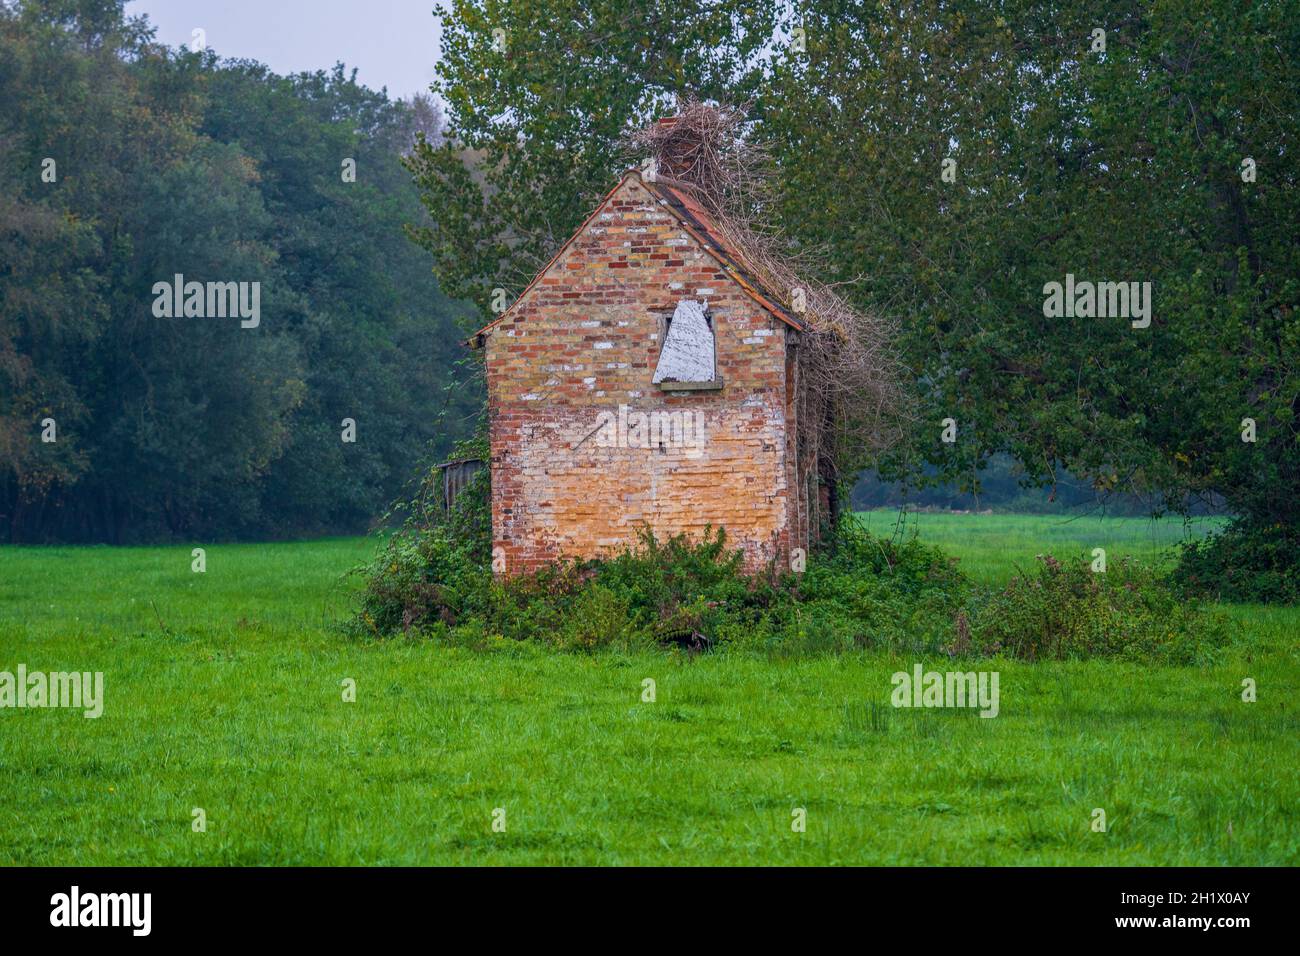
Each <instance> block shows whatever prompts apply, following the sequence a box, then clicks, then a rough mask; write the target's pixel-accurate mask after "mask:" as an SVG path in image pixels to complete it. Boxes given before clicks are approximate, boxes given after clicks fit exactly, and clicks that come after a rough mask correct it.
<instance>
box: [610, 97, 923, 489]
mask: <svg viewBox="0 0 1300 956" xmlns="http://www.w3.org/2000/svg"><path fill="white" fill-rule="evenodd" d="M746 122H747V120H746V115H745V112H744V110H742V109H738V108H736V107H731V106H714V105H710V104H707V103H703V102H701V101H699V100H696V99H682V100H679V101H678V106H677V114H676V116H675V117H673V118H670V119H667V120H660V121H658V122H655V123H651V124H650V125H649V126H647V127H645V128H644V129H641V130H638V131H637V132H635V133H633V134H632V135H631V136H630V137H629V138H628V141H627V143H626V150H627V156H628V158H629V159H630V160H633V161H634V163H635V164H637V165H640V163H641V161H643V160H645V159H652V160H653V161H654V166H653V167H652V168H653V169H654V171H655V176H656V179H657V180H658V181H660V182H663V183H665V184H667V185H670V186H672V187H674V188H676V189H680V190H682V191H683V192H687V193H689V194H690V195H691V196H692V198H694V199H695V200H696V202H698V203H699V204H700V205H701V206H702V207H703V208H704V209H705V210H706V211H707V212H708V213H709V214H710V216H711V217H712V218H713V219H714V221H715V223H716V225H717V227H718V228H719V230H720V231H721V232H722V233H723V234H724V235H725V236H726V238H727V239H728V241H729V242H730V244H731V245H732V246H733V248H734V249H735V250H736V252H737V253H739V255H740V257H741V258H742V259H743V261H744V265H745V266H746V268H747V269H748V270H749V271H750V272H751V273H753V275H755V276H756V277H757V278H758V279H759V280H760V281H761V282H762V283H763V285H764V286H765V288H766V290H767V291H768V292H770V293H771V294H772V295H773V296H774V297H776V298H777V299H778V301H779V302H780V303H781V304H782V305H783V306H785V307H786V308H787V309H788V310H789V311H790V312H792V313H794V314H795V315H796V317H797V318H798V319H800V320H801V321H802V323H803V324H804V325H805V326H806V329H807V330H806V331H805V332H803V333H801V337H800V342H799V346H798V355H799V365H798V367H799V388H798V402H799V419H798V420H799V445H800V456H801V458H802V459H803V462H804V463H805V464H810V463H815V464H816V465H817V470H816V473H817V474H820V475H821V476H822V477H823V478H824V479H828V480H836V479H838V477H839V476H840V475H841V474H842V469H850V468H856V467H860V466H861V465H862V464H863V463H865V462H866V461H867V460H868V458H869V456H870V455H871V453H872V452H875V451H878V450H880V449H882V448H884V447H886V446H887V445H888V444H889V443H890V442H891V441H893V440H894V438H895V437H896V436H897V434H898V430H899V428H898V426H899V423H900V422H901V420H902V417H903V415H904V411H903V410H904V408H905V405H904V402H903V393H902V389H901V387H900V385H899V382H900V378H901V372H900V368H901V367H900V365H899V363H898V360H897V358H896V357H895V353H894V350H893V342H894V338H895V336H894V327H893V324H892V323H891V322H890V321H889V320H888V319H886V318H884V317H882V316H878V315H875V314H872V313H870V312H867V311H864V310H861V309H857V308H854V307H853V306H852V305H850V304H849V303H848V302H846V301H845V300H844V299H843V298H842V297H841V296H840V295H839V294H837V293H836V292H835V290H834V289H833V288H832V287H831V286H830V285H828V284H826V283H824V282H821V281H818V280H817V279H816V278H815V276H817V275H818V274H819V273H821V272H823V271H824V264H825V259H826V257H825V255H824V254H823V253H821V252H820V250H818V249H815V248H809V247H807V246H803V245H800V246H796V244H795V243H793V242H792V241H791V240H790V239H789V238H788V237H787V236H785V235H784V234H783V233H782V232H781V231H780V230H779V229H778V228H777V227H776V226H775V223H774V221H773V220H774V218H775V214H774V209H775V205H776V204H775V201H774V200H775V195H774V187H773V183H774V182H775V181H776V179H775V176H774V175H773V170H774V163H773V161H772V157H771V153H770V152H769V150H768V149H767V148H766V147H765V145H764V144H763V143H761V142H758V141H756V140H755V139H753V138H752V137H750V136H747V135H746ZM845 477H848V475H847V474H846V475H845Z"/></svg>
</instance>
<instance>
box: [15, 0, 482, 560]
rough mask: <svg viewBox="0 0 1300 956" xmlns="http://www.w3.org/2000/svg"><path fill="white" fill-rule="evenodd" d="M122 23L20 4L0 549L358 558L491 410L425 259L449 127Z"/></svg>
mask: <svg viewBox="0 0 1300 956" xmlns="http://www.w3.org/2000/svg"><path fill="white" fill-rule="evenodd" d="M123 6H124V4H123V3H122V2H121V0H23V2H19V3H7V4H0V539H8V540H11V541H46V540H67V541H104V542H112V543H123V542H132V541H144V540H160V539H168V538H174V537H200V536H201V537H204V538H213V537H251V536H268V535H273V536H289V535H300V534H309V533H321V532H343V531H358V530H364V529H365V528H366V527H367V526H368V524H369V523H370V522H371V521H372V520H373V519H374V518H375V516H377V515H379V514H381V513H382V512H383V511H384V509H385V506H386V505H387V504H388V503H389V502H390V501H392V500H393V499H394V497H395V496H396V495H397V493H398V492H399V491H400V490H401V488H402V486H403V485H404V483H405V482H406V481H408V480H409V479H410V478H411V476H412V475H413V474H415V473H416V471H417V470H418V468H419V467H420V466H421V465H422V464H427V463H428V462H429V461H430V460H431V459H434V458H436V457H437V456H439V455H440V454H442V453H444V452H445V451H447V450H448V449H449V448H450V446H451V444H452V443H453V442H454V441H455V440H456V439H457V438H459V437H462V436H464V435H465V434H467V433H468V432H470V431H472V427H473V419H474V417H475V415H476V414H477V412H478V409H479V406H480V404H481V395H480V393H479V390H478V389H477V387H476V386H475V385H474V382H473V380H472V376H468V375H465V374H463V372H462V370H461V369H460V368H459V367H458V365H457V363H458V362H459V361H460V359H461V356H462V354H463V348H462V346H461V345H460V341H461V339H462V338H463V334H462V333H461V331H460V326H459V325H458V322H459V321H461V320H463V319H464V317H465V315H466V312H467V310H466V308H465V307H464V305H463V304H457V303H456V302H454V301H453V300H452V299H450V298H448V297H447V296H446V295H444V294H443V293H442V291H441V290H440V288H439V286H438V283H437V281H436V279H435V278H434V276H433V274H432V272H431V270H430V268H429V262H428V259H427V257H426V256H424V255H423V254H422V253H421V251H420V250H419V249H418V248H417V247H416V246H415V245H413V244H412V243H411V242H410V241H409V240H408V238H407V237H406V234H405V230H406V228H407V227H408V226H410V225H416V226H418V225H419V224H421V222H422V221H423V217H424V213H423V211H422V209H421V207H420V204H419V201H418V197H417V194H416V191H415V189H414V187H413V185H412V183H411V181H410V177H409V175H408V174H407V172H406V171H405V170H404V169H403V168H402V166H401V154H402V153H403V152H404V151H406V150H407V149H408V148H409V147H410V145H411V144H412V142H413V141H414V138H415V135H416V134H417V132H420V131H423V132H425V133H428V134H430V135H432V136H433V137H434V138H435V139H436V136H437V129H436V125H437V124H436V115H434V113H433V111H432V110H431V109H430V103H429V101H427V100H422V101H421V100H417V101H413V102H400V101H392V100H390V99H389V98H388V96H387V95H386V94H385V93H383V92H375V91H373V90H369V89H367V88H365V87H363V86H361V85H359V84H358V83H357V82H356V79H355V71H353V72H352V73H349V72H347V71H346V70H345V69H344V67H343V66H341V65H338V66H335V67H334V68H333V69H332V70H329V71H318V72H315V73H304V74H300V75H296V76H278V75H276V74H275V73H273V72H272V71H270V70H269V69H268V68H267V67H265V66H263V65H261V64H258V63H254V62H247V61H230V60H221V59H219V58H218V57H217V55H216V54H215V53H213V52H212V51H198V52H192V51H189V50H185V49H169V48H167V47H165V46H163V45H161V44H159V43H157V42H156V40H155V39H154V34H153V31H152V28H151V27H150V26H149V24H148V23H147V22H146V21H145V20H144V19H143V18H139V17H135V18H133V17H128V16H126V15H125V14H124V12H123ZM160 283H168V284H170V283H177V284H178V286H179V288H178V290H177V293H176V302H177V303H178V305H179V304H181V303H182V301H183V299H182V296H183V294H184V296H185V299H184V301H186V302H188V303H189V304H192V305H193V306H194V308H193V309H191V308H189V307H188V305H187V306H186V307H185V308H183V309H181V310H179V311H178V312H177V314H175V315H171V312H172V311H173V310H172V309H170V308H167V309H166V310H165V311H164V310H163V309H161V308H159V307H158V305H157V302H158V301H159V300H160V299H161V298H162V297H161V296H160V295H159V294H158V292H157V287H158V285H159V284H160ZM191 284H193V285H195V286H197V287H202V288H206V289H208V290H210V289H211V288H212V286H213V285H218V289H219V291H225V290H226V289H227V288H228V289H229V290H231V291H242V292H243V293H244V298H243V300H242V302H243V305H244V306H245V307H246V308H247V307H251V306H252V304H253V303H254V302H255V303H256V307H257V311H258V313H259V315H258V319H257V321H256V324H254V322H253V320H251V319H244V320H242V321H241V319H240V317H239V316H237V315H226V314H225V312H226V311H227V310H225V309H221V310H219V311H218V312H216V313H215V314H209V313H208V312H207V311H206V308H207V305H208V303H209V302H210V298H209V297H207V296H202V295H200V296H199V297H198V298H195V299H192V301H191V300H190V297H189V296H188V293H189V292H190V291H192V290H191V289H189V288H188V287H189V286H190V285H191ZM250 292H251V293H254V294H255V295H253V294H249V293H250ZM170 298H171V297H170V294H169V295H168V297H167V300H168V301H169V300H170ZM231 301H232V302H234V303H239V302H240V299H239V298H238V296H232V297H231ZM164 304H166V302H164ZM160 316H163V317H160ZM166 316H170V317H166Z"/></svg>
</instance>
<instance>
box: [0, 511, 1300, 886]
mask: <svg viewBox="0 0 1300 956" xmlns="http://www.w3.org/2000/svg"><path fill="white" fill-rule="evenodd" d="M896 517H897V516H896V514H895V513H893V512H891V513H889V514H888V515H886V514H884V513H872V514H871V515H868V516H867V520H868V521H870V522H871V524H872V527H873V529H874V530H877V531H883V530H886V527H885V522H889V523H892V522H893V521H894V520H895V519H896ZM919 520H920V534H921V537H922V539H923V540H927V541H930V542H931V543H935V544H939V545H942V546H944V547H945V548H948V549H950V550H951V551H952V552H953V553H954V554H956V555H958V556H960V557H961V558H962V566H963V568H964V569H965V570H966V571H967V572H968V573H970V574H972V575H973V576H975V577H977V578H979V579H982V580H985V581H996V580H999V579H1002V578H1004V577H1005V576H1006V574H1007V573H1009V571H1010V569H1011V568H1012V566H1013V564H1020V565H1022V566H1028V565H1029V564H1030V563H1032V560H1033V555H1034V554H1036V553H1039V552H1042V551H1044V550H1047V549H1052V550H1055V551H1057V552H1058V553H1060V552H1063V551H1065V550H1068V549H1072V548H1073V549H1075V550H1080V551H1090V550H1091V548H1092V547H1106V548H1107V549H1108V556H1110V557H1111V559H1112V560H1113V559H1114V556H1115V555H1118V554H1123V553H1125V552H1131V553H1137V554H1143V555H1147V556H1151V555H1153V554H1155V553H1156V552H1158V551H1159V549H1160V548H1162V547H1164V546H1165V545H1166V544H1167V542H1168V541H1169V540H1170V539H1171V538H1177V537H1178V536H1179V535H1180V534H1181V526H1178V525H1164V524H1161V525H1154V526H1153V525H1151V524H1150V523H1148V522H1146V521H1139V522H1130V521H1124V520H1119V519H1105V520H1102V521H1098V520H1097V519H1086V520H1087V522H1088V523H1086V524H1085V523H1082V522H1074V523H1071V524H1066V525H1062V523H1061V522H1060V521H1059V519H1053V518H1040V517H1034V518H1029V517H1017V516H980V515H959V516H948V515H945V516H939V515H922V516H920V519H919ZM372 547H373V543H372V542H369V541H366V540H362V539H347V540H328V541H316V542H308V543H298V544H267V545H228V546H220V545H216V546H212V547H209V548H208V549H207V570H206V572H205V573H203V574H197V573H193V572H192V571H191V570H190V562H191V557H190V548H189V547H188V546H185V547H174V548H130V549H109V548H0V670H8V671H14V670H15V669H16V667H17V665H18V664H20V663H21V664H25V665H26V667H27V668H28V670H29V671H36V670H40V671H60V670H73V669H75V670H80V671H102V672H103V673H104V680H105V698H106V702H105V705H104V713H103V716H102V717H100V718H98V719H86V718H84V717H83V716H82V714H81V712H80V711H71V710H55V709H26V710H14V709H4V710H0V863H6V864H36V865H53V864H290V863H298V864H327V863H343V864H373V863H389V864H419V863H433V864H517V863H529V864H531V863H569V864H583V863H591V864H595V863H614V864H710V863H735V864H757V863H791V864H829V863H839V864H965V865H970V864H1055V863H1071V864H1086V865H1092V864H1121V865H1122V864H1210V865H1246V864H1295V863H1296V862H1297V861H1298V860H1300V799H1298V797H1300V782H1298V780H1297V773H1296V768H1297V766H1298V765H1300V760H1298V758H1300V733H1297V731H1300V716H1297V708H1296V702H1297V700H1300V667H1298V666H1297V664H1298V663H1300V662H1298V660H1297V657H1298V653H1297V640H1296V638H1297V633H1300V610H1297V609H1267V608H1259V607H1233V608H1228V609H1227V611H1226V613H1228V614H1229V615H1230V616H1231V618H1232V620H1233V622H1234V624H1235V626H1236V632H1237V643H1236V645H1235V646H1234V647H1233V648H1232V649H1231V651H1230V652H1229V654H1228V655H1227V657H1226V658H1225V659H1224V660H1223V661H1222V662H1221V663H1220V664H1218V665H1216V666H1213V667H1207V668H1144V667H1140V666H1136V665H1132V664H1122V663H1110V662H1088V663H1059V664H1058V663H1038V664H1033V665H1030V664H1023V663H1016V662H1008V661H997V662H991V663H987V664H980V665H975V666H979V667H983V668H987V669H996V670H997V671H999V672H1000V675H1001V682H1000V686H1001V712H1000V714H999V716H998V717H997V718H996V719H991V720H985V719H980V718H979V717H977V716H974V715H973V714H972V713H971V712H970V711H954V710H901V709H900V710H894V709H892V708H879V707H877V708H875V709H873V708H872V706H871V705H872V704H876V705H881V704H885V703H886V702H887V701H888V697H889V692H890V690H891V685H890V675H891V674H892V673H893V672H894V671H897V670H907V669H910V667H911V665H912V664H913V660H912V659H911V658H907V659H903V658H891V657H889V656H888V655H886V654H884V653H881V652H862V653H859V654H854V655H850V656H846V657H840V658H826V659H816V660H802V661H770V660H767V659H765V658H760V657H754V656H744V655H738V654H725V653H723V654H713V655H705V656H702V657H699V658H696V659H693V660H692V659H686V658H681V657H675V656H670V655H668V654H657V653H650V654H640V655H636V656H626V655H620V654H615V653H604V654H599V655H595V656H590V657H587V656H577V655H572V656H570V655H559V654H556V653H554V652H551V651H543V650H539V649H533V648H531V647H529V646H519V647H518V649H517V650H514V651H509V652H499V653H494V654H488V655H474V654H471V653H470V652H466V651H461V650H455V649H449V648H444V647H436V646H432V645H430V644H428V643H422V642H408V641H404V640H395V641H391V642H387V643H381V644H374V643H369V644H363V643H357V642H354V641H351V640H349V639H347V638H345V637H343V636H342V635H341V634H339V633H338V631H337V629H336V628H334V627H333V626H332V623H333V622H334V621H335V620H336V619H337V617H338V616H339V615H341V614H343V613H345V610H346V598H347V595H346V586H345V585H344V584H342V583H341V575H342V574H343V572H344V571H345V570H346V569H347V568H349V567H350V566H352V565H354V564H355V563H357V562H359V561H360V560H362V559H363V558H364V557H366V556H367V555H368V554H369V553H370V552H371V549H372ZM925 663H926V664H927V666H930V667H933V668H934V669H938V670H945V669H949V668H950V665H949V664H948V662H947V660H946V659H944V660H930V661H926V662H925ZM1245 677H1251V678H1254V679H1255V681H1256V682H1257V685H1258V694H1259V700H1258V702H1257V703H1243V702H1242V700H1241V682H1242V679H1243V678H1245ZM346 678H351V679H353V680H355V681H356V688H357V693H356V701H355V702H353V703H349V702H344V701H343V700H342V693H341V682H342V681H344V679H346ZM645 678H653V679H654V680H655V681H656V684H657V688H656V690H657V699H656V700H655V701H654V702H653V703H649V702H643V700H642V681H643V680H644V679H645ZM194 808H202V809H203V811H204V812H205V814H206V821H207V828H206V832H201V833H199V832H194V830H193V828H192V824H191V820H192V811H193V810H194ZM497 808H503V809H504V811H505V823H506V829H505V832H494V831H493V828H492V820H493V811H494V810H495V809H497ZM795 808H803V809H804V810H806V813H807V829H806V832H803V833H798V832H793V831H792V828H791V820H792V810H794V809H795ZM1094 808H1102V809H1104V810H1105V812H1106V816H1107V823H1108V829H1107V831H1106V832H1104V833H1099V832H1093V831H1092V829H1091V828H1090V824H1091V821H1092V814H1093V810H1094Z"/></svg>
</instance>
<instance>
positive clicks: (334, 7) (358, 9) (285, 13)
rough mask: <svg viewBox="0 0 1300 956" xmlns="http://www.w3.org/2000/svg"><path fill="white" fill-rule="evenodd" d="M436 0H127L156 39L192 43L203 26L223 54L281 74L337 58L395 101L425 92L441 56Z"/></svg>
mask: <svg viewBox="0 0 1300 956" xmlns="http://www.w3.org/2000/svg"><path fill="white" fill-rule="evenodd" d="M435 4H436V0H128V3H127V5H126V12H127V15H128V16H139V15H140V14H144V15H146V16H148V18H149V22H150V23H151V24H152V25H153V26H154V27H156V28H157V31H158V40H159V41H160V42H162V43H166V44H167V45H168V46H181V45H188V44H189V42H190V35H191V32H192V31H193V30H194V29H195V28H196V27H198V28H202V29H203V30H204V31H205V32H206V34H207V37H206V39H207V45H208V46H209V47H210V48H211V49H213V50H215V51H216V52H217V53H218V54H219V55H220V56H223V57H246V58H248V59H253V60H260V61H261V62H263V63H265V64H267V65H268V66H269V67H271V69H273V70H275V72H277V73H297V72H299V71H301V70H318V69H320V70H328V69H329V68H330V67H332V66H333V65H334V63H335V62H336V61H338V60H342V61H343V62H344V63H345V64H347V66H348V68H349V69H351V68H352V67H354V66H355V67H357V68H358V73H357V79H358V81H359V82H361V83H363V84H365V85H366V86H369V87H371V88H373V89H378V88H380V87H381V86H386V87H388V93H389V96H390V97H392V98H394V99H397V98H401V97H407V96H410V95H411V94H412V93H421V92H426V91H427V89H428V86H429V81H430V80H432V79H433V66H434V63H435V62H436V60H437V58H438V36H439V22H438V20H437V19H436V18H435V17H434V15H433V8H434V6H435Z"/></svg>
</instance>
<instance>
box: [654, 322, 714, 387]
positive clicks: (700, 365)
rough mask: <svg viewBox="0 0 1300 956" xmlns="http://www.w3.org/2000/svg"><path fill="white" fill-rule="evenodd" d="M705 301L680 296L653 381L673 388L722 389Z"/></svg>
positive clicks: (660, 352) (664, 340)
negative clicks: (681, 298)
mask: <svg viewBox="0 0 1300 956" xmlns="http://www.w3.org/2000/svg"><path fill="white" fill-rule="evenodd" d="M715 353H716V346H715V341H714V335H713V317H712V316H711V315H710V314H709V307H708V303H706V302H697V301H695V300H694V299H683V300H682V301H681V302H678V303H677V308H676V310H675V311H674V312H673V314H672V318H670V319H669V320H668V327H667V329H666V330H665V332H664V337H663V346H662V347H661V348H660V350H659V362H658V364H657V365H656V366H655V374H654V379H653V381H654V384H655V385H658V386H659V387H660V388H662V389H665V390H668V391H672V390H680V391H687V390H691V389H705V388H721V387H722V379H721V378H720V377H719V376H718V373H717V356H716V354H715Z"/></svg>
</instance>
